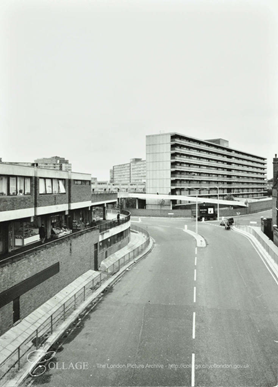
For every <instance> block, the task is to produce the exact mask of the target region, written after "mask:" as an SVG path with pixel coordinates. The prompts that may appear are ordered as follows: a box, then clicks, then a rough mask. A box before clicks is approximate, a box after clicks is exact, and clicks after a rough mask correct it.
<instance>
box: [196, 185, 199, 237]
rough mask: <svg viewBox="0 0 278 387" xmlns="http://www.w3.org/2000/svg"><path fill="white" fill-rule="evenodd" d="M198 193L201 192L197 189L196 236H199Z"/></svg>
mask: <svg viewBox="0 0 278 387" xmlns="http://www.w3.org/2000/svg"><path fill="white" fill-rule="evenodd" d="M198 192H199V190H198V189H196V234H198Z"/></svg>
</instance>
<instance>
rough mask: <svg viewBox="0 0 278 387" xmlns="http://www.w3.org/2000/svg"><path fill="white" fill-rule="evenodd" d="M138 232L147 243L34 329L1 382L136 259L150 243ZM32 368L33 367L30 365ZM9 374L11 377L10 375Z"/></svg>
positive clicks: (0, 371) (7, 363)
mask: <svg viewBox="0 0 278 387" xmlns="http://www.w3.org/2000/svg"><path fill="white" fill-rule="evenodd" d="M132 228H133V229H134V230H136V231H139V232H141V233H143V234H145V235H146V241H145V242H144V243H143V244H142V245H140V246H138V247H137V248H136V249H135V250H133V251H131V252H129V253H127V254H125V255H124V256H123V257H122V258H120V259H119V260H118V261H117V262H115V263H113V264H112V265H110V266H109V267H108V268H107V270H105V272H100V273H99V275H98V276H96V277H94V278H93V279H91V280H90V281H88V283H87V284H86V285H85V286H83V287H82V289H79V290H78V291H77V292H76V293H74V294H73V296H72V297H71V298H69V299H68V300H67V301H65V302H64V303H63V304H62V305H61V306H60V307H59V308H58V309H57V310H56V311H55V312H53V313H52V314H51V316H50V317H48V318H47V319H46V320H45V321H44V322H43V323H42V324H41V325H40V326H39V327H38V328H37V329H34V331H33V332H32V334H30V335H29V336H28V337H27V338H26V339H25V340H24V342H22V343H21V344H20V345H19V346H18V347H17V349H15V350H14V351H13V352H12V353H11V354H10V355H9V357H7V358H6V359H5V360H4V361H3V362H2V363H1V364H0V380H2V379H3V378H5V377H7V376H9V378H12V377H13V376H15V374H16V372H18V370H20V369H21V368H22V366H23V364H26V362H27V360H28V354H30V352H32V351H34V350H37V349H38V348H40V347H42V345H43V344H44V343H45V341H46V340H47V338H48V337H49V336H50V335H51V334H52V333H53V332H54V331H55V328H57V327H58V326H59V325H60V324H61V323H62V322H64V321H65V320H66V319H67V317H69V316H70V315H71V314H72V312H73V311H74V310H75V309H76V308H77V307H78V306H79V305H81V304H82V303H83V302H84V301H85V300H86V299H87V298H88V297H89V296H90V295H92V294H93V292H94V291H95V290H96V289H98V288H99V287H100V285H101V284H102V283H103V282H104V281H105V280H106V279H107V274H109V275H110V276H111V275H113V274H115V273H117V272H118V271H119V270H120V269H121V268H122V267H123V266H124V265H126V264H127V263H129V262H130V261H131V260H133V259H134V258H136V257H137V256H138V255H139V254H140V253H141V252H142V251H143V250H144V249H146V247H147V246H148V244H149V242H150V236H149V234H148V232H147V231H146V230H144V229H142V228H140V227H138V226H132ZM30 368H32V365H31V364H30ZM8 374H9V375H8Z"/></svg>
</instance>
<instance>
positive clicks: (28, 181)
mask: <svg viewBox="0 0 278 387" xmlns="http://www.w3.org/2000/svg"><path fill="white" fill-rule="evenodd" d="M24 181H25V191H24V193H25V195H30V194H31V179H30V177H25V179H24Z"/></svg>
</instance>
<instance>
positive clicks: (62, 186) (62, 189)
mask: <svg viewBox="0 0 278 387" xmlns="http://www.w3.org/2000/svg"><path fill="white" fill-rule="evenodd" d="M59 193H66V189H65V181H64V180H59Z"/></svg>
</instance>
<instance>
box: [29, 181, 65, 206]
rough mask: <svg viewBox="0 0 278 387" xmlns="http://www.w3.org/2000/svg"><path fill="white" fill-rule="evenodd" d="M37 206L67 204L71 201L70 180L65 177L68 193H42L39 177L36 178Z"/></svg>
mask: <svg viewBox="0 0 278 387" xmlns="http://www.w3.org/2000/svg"><path fill="white" fill-rule="evenodd" d="M36 181H37V184H36V195H37V207H45V206H54V205H57V204H67V203H68V201H69V180H68V179H65V188H66V193H63V194H62V193H61V194H40V193H39V178H36Z"/></svg>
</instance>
